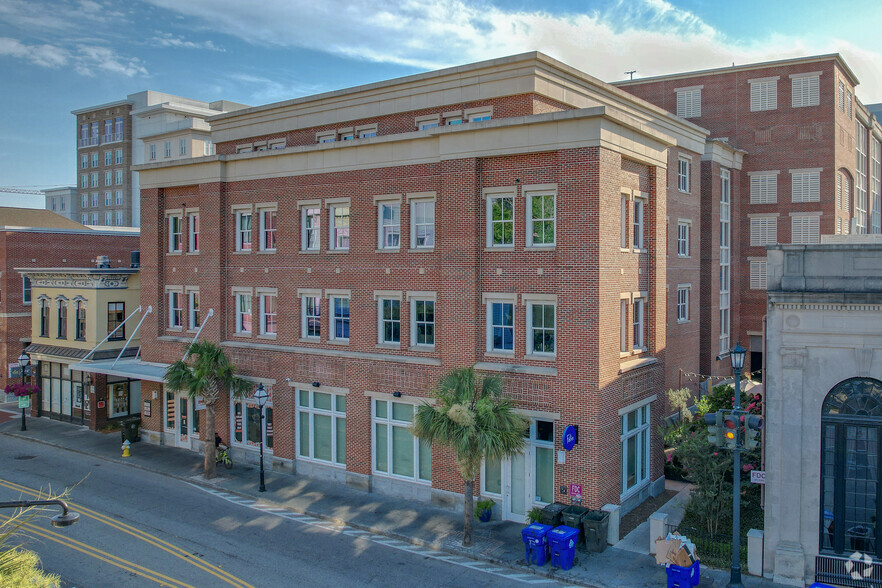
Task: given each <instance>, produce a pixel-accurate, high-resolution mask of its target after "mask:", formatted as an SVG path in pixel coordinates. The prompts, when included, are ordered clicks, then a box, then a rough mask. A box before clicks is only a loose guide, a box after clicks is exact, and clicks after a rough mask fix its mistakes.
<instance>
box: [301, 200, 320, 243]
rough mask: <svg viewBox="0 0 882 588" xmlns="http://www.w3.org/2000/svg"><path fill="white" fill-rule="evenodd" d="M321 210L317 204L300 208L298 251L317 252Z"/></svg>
mask: <svg viewBox="0 0 882 588" xmlns="http://www.w3.org/2000/svg"><path fill="white" fill-rule="evenodd" d="M321 229H322V209H321V206H320V204H319V203H318V202H316V203H315V204H314V205H312V204H310V205H306V206H301V207H300V249H301V251H318V250H319V248H320V246H321Z"/></svg>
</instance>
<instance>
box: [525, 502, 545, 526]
mask: <svg viewBox="0 0 882 588" xmlns="http://www.w3.org/2000/svg"><path fill="white" fill-rule="evenodd" d="M541 518H542V509H541V508H539V507H538V506H534V507H533V508H531V509H530V512H528V513H527V524H528V525H532V524H533V523H538V522H539V520H540V519H541Z"/></svg>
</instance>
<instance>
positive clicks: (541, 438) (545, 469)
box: [481, 419, 555, 512]
mask: <svg viewBox="0 0 882 588" xmlns="http://www.w3.org/2000/svg"><path fill="white" fill-rule="evenodd" d="M554 438H555V435H554V423H553V422H552V421H546V420H541V419H535V420H531V421H530V428H529V431H528V433H527V435H525V439H524V441H525V447H524V454H525V455H524V457H525V458H526V459H528V460H530V462H531V464H532V467H531V470H532V472H533V483H532V487H531V488H529V489H528V492H527V494H528V496H529V497H530V498H531V500H530V499H528V500H526V501H525V503H524V512H526V511H527V510H529V509H530V508H532V507H534V506H536V507H539V508H541V507H543V506H545V505H547V504H549V503H551V502H553V501H554V489H555V485H554V458H555V456H554ZM519 486H520V490H519V491H520V492H522V493H523V492H524V489H525V488H524V481H523V480H521V481H520V484H519ZM502 488H503V476H502V461H501V460H499V459H492V458H491V459H487V460H485V461H484V464H483V467H482V469H481V494H482V495H490V496H493V495H496V496H498V497H501V496H502V493H503V490H502ZM512 491H513V492H516V490H515V488H514V487H513V488H512ZM525 498H526V497H525Z"/></svg>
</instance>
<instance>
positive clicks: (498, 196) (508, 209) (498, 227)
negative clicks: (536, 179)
mask: <svg viewBox="0 0 882 588" xmlns="http://www.w3.org/2000/svg"><path fill="white" fill-rule="evenodd" d="M514 190H515V188H507V189H504V190H503V191H501V192H500V191H495V190H494V191H490V190H485V191H484V196H485V198H486V199H487V247H512V246H514Z"/></svg>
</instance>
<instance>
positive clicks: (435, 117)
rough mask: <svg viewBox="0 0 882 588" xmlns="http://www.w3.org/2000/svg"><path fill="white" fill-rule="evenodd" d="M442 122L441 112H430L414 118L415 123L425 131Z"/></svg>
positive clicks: (419, 128)
mask: <svg viewBox="0 0 882 588" xmlns="http://www.w3.org/2000/svg"><path fill="white" fill-rule="evenodd" d="M439 124H441V115H440V114H430V115H426V116H418V117H417V118H416V119H415V120H414V125H415V126H416V128H417V129H418V130H420V131H425V130H426V129H433V128H435V127H437V126H438V125H439Z"/></svg>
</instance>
